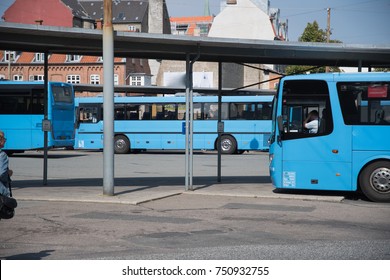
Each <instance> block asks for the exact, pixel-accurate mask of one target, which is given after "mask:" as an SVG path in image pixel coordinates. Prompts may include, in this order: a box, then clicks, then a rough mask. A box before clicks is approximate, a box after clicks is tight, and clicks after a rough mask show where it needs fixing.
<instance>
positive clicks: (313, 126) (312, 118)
mask: <svg viewBox="0 0 390 280" xmlns="http://www.w3.org/2000/svg"><path fill="white" fill-rule="evenodd" d="M318 118H319V115H318V111H317V110H313V111H311V112H310V113H309V115H308V116H307V118H306V120H305V121H304V122H303V127H304V128H306V129H307V130H309V133H317V132H318Z"/></svg>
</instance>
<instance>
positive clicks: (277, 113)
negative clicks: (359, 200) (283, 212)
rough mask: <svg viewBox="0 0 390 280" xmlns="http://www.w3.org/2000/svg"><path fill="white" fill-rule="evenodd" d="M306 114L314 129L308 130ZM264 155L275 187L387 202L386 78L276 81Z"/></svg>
mask: <svg viewBox="0 0 390 280" xmlns="http://www.w3.org/2000/svg"><path fill="white" fill-rule="evenodd" d="M313 111H314V112H316V114H317V115H318V119H317V128H316V130H315V131H310V130H309V129H308V127H307V125H306V126H305V124H306V123H308V122H307V116H308V115H309V114H311V112H313ZM269 153H270V155H269V156H270V175H271V179H272V183H273V185H274V186H275V187H276V188H286V189H307V190H332V191H361V192H363V194H364V195H365V196H366V197H367V198H368V199H370V200H372V201H376V202H389V201H390V73H337V74H330V73H327V74H312V75H298V76H289V77H285V78H283V79H281V81H280V84H279V89H278V92H277V96H276V98H275V100H274V107H273V124H272V135H271V138H270V150H269Z"/></svg>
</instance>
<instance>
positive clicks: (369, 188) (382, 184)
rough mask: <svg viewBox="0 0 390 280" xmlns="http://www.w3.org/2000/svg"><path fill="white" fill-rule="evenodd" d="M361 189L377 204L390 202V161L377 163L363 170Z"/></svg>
mask: <svg viewBox="0 0 390 280" xmlns="http://www.w3.org/2000/svg"><path fill="white" fill-rule="evenodd" d="M359 183H360V189H361V190H362V192H363V193H364V195H365V196H366V197H367V198H368V199H370V200H371V201H375V202H390V161H377V162H374V163H372V164H370V165H368V166H367V167H366V168H364V169H363V171H362V173H361V174H360V177H359Z"/></svg>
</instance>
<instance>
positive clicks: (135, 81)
mask: <svg viewBox="0 0 390 280" xmlns="http://www.w3.org/2000/svg"><path fill="white" fill-rule="evenodd" d="M130 85H131V86H143V85H144V77H142V76H130Z"/></svg>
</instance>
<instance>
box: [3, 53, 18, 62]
mask: <svg viewBox="0 0 390 280" xmlns="http://www.w3.org/2000/svg"><path fill="white" fill-rule="evenodd" d="M15 59H16V52H14V51H4V62H13V61H15Z"/></svg>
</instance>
